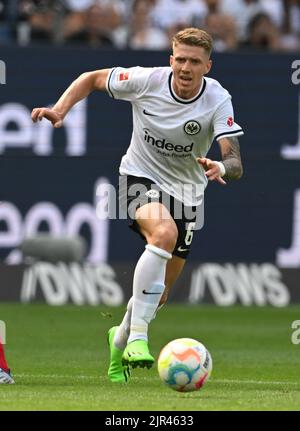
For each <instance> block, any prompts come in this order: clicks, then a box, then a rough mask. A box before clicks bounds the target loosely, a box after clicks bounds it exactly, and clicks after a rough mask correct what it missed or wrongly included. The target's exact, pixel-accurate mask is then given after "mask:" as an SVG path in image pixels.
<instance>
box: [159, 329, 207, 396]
mask: <svg viewBox="0 0 300 431" xmlns="http://www.w3.org/2000/svg"><path fill="white" fill-rule="evenodd" d="M157 366H158V373H159V376H160V378H161V380H162V381H163V382H164V383H165V384H166V385H167V386H168V387H170V388H172V389H174V390H175V391H179V392H191V391H197V390H199V389H200V388H202V386H203V385H204V383H205V382H206V381H207V379H208V378H209V376H210V375H211V372H212V358H211V355H210V353H209V351H208V350H207V349H206V347H205V346H204V345H203V344H202V343H200V342H199V341H196V340H193V339H192V338H178V339H177V340H173V341H170V342H169V343H168V344H167V345H166V346H165V347H164V348H163V349H162V350H161V352H160V354H159V358H158V362H157Z"/></svg>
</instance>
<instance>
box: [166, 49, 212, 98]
mask: <svg viewBox="0 0 300 431" xmlns="http://www.w3.org/2000/svg"><path fill="white" fill-rule="evenodd" d="M170 65H171V67H172V69H173V88H174V90H175V92H176V94H177V95H178V96H179V97H181V98H182V99H190V98H192V97H194V96H196V94H197V93H198V91H199V90H200V87H201V84H202V77H203V75H205V74H206V73H208V72H209V71H210V68H211V60H210V59H209V56H208V54H207V52H206V51H205V49H204V48H202V47H201V46H190V45H183V44H178V45H177V46H173V55H171V57H170Z"/></svg>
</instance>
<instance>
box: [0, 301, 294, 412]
mask: <svg viewBox="0 0 300 431" xmlns="http://www.w3.org/2000/svg"><path fill="white" fill-rule="evenodd" d="M124 309H125V307H120V308H111V307H104V306H103V307H75V306H67V307H49V306H45V305H26V306H25V305H18V304H8V305H7V304H0V320H3V321H5V323H6V329H7V345H6V353H7V357H8V360H9V363H10V365H11V367H12V370H13V376H14V378H15V381H16V384H15V385H0V410H109V411H112V410H113V411H118V410H124V409H125V410H162V409H163V410H166V411H170V410H186V411H190V410H299V409H300V374H299V357H300V344H292V342H291V336H292V332H293V331H294V330H293V329H292V328H291V324H292V322H293V321H294V320H300V307H289V308H285V309H274V308H252V307H251V308H242V307H234V308H216V307H211V306H199V307H195V306H174V305H169V306H166V307H164V308H163V309H162V310H161V311H160V312H159V313H158V316H157V319H156V320H155V321H154V322H153V323H152V325H151V330H150V348H151V353H152V354H153V355H154V356H155V358H157V356H158V354H159V352H160V349H161V348H162V347H163V346H164V345H165V344H166V343H167V342H169V341H170V340H172V339H174V338H180V337H191V338H195V339H198V340H199V341H201V342H203V343H204V344H205V345H206V347H207V348H208V349H209V350H210V352H211V355H212V358H213V372H212V376H211V380H210V381H209V382H208V383H207V384H206V385H205V386H204V388H203V389H201V390H200V391H198V392H193V393H187V394H181V393H178V392H175V391H172V390H171V389H169V388H167V387H166V386H164V385H163V383H162V382H161V381H160V379H159V377H158V373H157V370H156V364H155V366H154V367H153V368H152V369H151V370H147V369H136V370H134V371H133V375H132V378H131V380H130V382H129V383H128V384H122V385H121V386H120V385H116V384H112V383H110V382H109V380H108V378H107V376H106V371H107V364H108V349H107V345H106V333H107V330H108V329H109V328H110V327H111V326H113V325H115V324H118V323H119V321H120V319H121V317H122V315H123V312H124Z"/></svg>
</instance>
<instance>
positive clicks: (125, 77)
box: [119, 72, 129, 81]
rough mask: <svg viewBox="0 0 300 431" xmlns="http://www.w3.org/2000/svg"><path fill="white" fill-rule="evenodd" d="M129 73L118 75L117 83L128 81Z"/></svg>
mask: <svg viewBox="0 0 300 431" xmlns="http://www.w3.org/2000/svg"><path fill="white" fill-rule="evenodd" d="M128 79H129V72H121V73H119V81H128Z"/></svg>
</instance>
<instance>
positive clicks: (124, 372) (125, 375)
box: [107, 326, 130, 383]
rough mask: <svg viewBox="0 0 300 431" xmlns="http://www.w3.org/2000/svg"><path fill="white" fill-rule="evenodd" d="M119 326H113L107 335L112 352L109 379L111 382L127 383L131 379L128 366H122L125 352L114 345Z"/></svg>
mask: <svg viewBox="0 0 300 431" xmlns="http://www.w3.org/2000/svg"><path fill="white" fill-rule="evenodd" d="M117 329H118V326H113V327H112V328H110V330H109V331H108V333H107V342H108V346H109V351H110V363H109V368H108V372H107V375H108V378H109V380H110V381H111V382H115V383H126V382H128V380H129V378H130V371H129V368H128V366H124V365H123V364H122V354H123V350H120V349H118V348H117V347H116V346H115V345H114V338H115V333H116V330H117Z"/></svg>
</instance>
